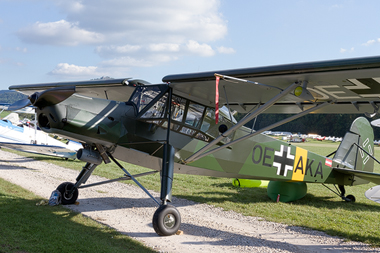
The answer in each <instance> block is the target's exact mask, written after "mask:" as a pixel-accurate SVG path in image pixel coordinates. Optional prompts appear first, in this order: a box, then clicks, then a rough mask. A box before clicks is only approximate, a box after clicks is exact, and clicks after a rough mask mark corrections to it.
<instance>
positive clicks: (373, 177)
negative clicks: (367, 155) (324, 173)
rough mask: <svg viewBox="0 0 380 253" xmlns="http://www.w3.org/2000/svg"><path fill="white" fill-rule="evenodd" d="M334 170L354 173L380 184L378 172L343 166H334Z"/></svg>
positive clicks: (349, 173) (356, 175)
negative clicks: (344, 167)
mask: <svg viewBox="0 0 380 253" xmlns="http://www.w3.org/2000/svg"><path fill="white" fill-rule="evenodd" d="M333 170H334V171H337V172H339V173H342V174H346V175H353V176H355V177H358V178H361V179H364V180H367V181H370V182H372V183H375V184H380V174H378V173H374V172H368V171H360V170H351V169H343V168H333Z"/></svg>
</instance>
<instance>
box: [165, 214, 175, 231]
mask: <svg viewBox="0 0 380 253" xmlns="http://www.w3.org/2000/svg"><path fill="white" fill-rule="evenodd" d="M164 225H165V227H167V228H173V227H174V225H175V217H174V215H173V214H170V213H169V214H167V215H165V218H164Z"/></svg>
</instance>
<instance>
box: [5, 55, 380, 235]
mask: <svg viewBox="0 0 380 253" xmlns="http://www.w3.org/2000/svg"><path fill="white" fill-rule="evenodd" d="M9 88H10V89H11V90H17V91H19V92H22V93H24V94H27V95H29V97H28V99H25V100H20V101H18V102H16V103H15V104H13V105H12V106H10V108H9V110H16V109H19V108H23V107H25V106H29V105H32V106H34V107H35V108H36V112H37V119H38V123H39V126H40V128H41V129H42V130H43V131H45V132H47V133H54V134H57V135H60V136H63V137H66V138H69V139H72V140H75V141H78V142H81V143H82V144H83V148H82V149H80V150H79V151H78V153H77V158H78V159H80V160H82V161H84V162H86V165H85V166H84V167H83V169H82V171H81V172H80V174H79V175H78V177H77V178H76V181H75V183H70V182H64V183H62V184H61V185H59V186H58V188H57V189H58V190H59V191H60V193H61V194H62V204H73V203H75V201H76V200H77V198H78V189H80V188H85V187H90V186H95V185H99V184H103V183H109V182H114V181H116V180H133V181H134V182H136V184H138V185H139V186H140V187H141V188H142V189H143V190H145V192H146V193H147V194H148V195H149V196H150V197H151V198H152V199H153V201H155V202H156V204H157V205H158V208H157V210H156V212H155V214H154V216H153V227H154V230H155V231H156V233H157V234H159V235H165V236H166V235H172V234H175V233H176V232H177V231H178V229H179V226H180V223H181V217H180V214H179V212H178V210H177V209H176V208H175V207H174V206H172V205H170V204H168V203H169V202H171V200H172V196H171V195H172V184H173V173H182V174H195V175H206V176H214V177H227V178H241V179H263V180H271V183H270V185H269V186H268V187H269V188H270V189H268V194H269V195H270V197H271V198H273V199H275V198H277V197H278V196H279V197H280V200H281V201H293V200H296V199H299V198H301V197H303V196H304V195H305V194H306V183H321V184H324V185H325V186H327V185H329V184H332V185H335V186H336V187H335V190H334V189H331V188H330V189H331V190H332V191H334V192H335V193H336V194H338V195H339V196H340V197H341V198H342V199H344V200H346V201H355V197H354V196H352V195H347V196H346V194H345V188H344V186H353V185H358V184H364V183H368V182H374V183H376V184H380V174H376V173H373V167H374V160H375V159H374V157H373V153H374V148H373V138H374V137H373V130H372V127H371V125H370V124H369V123H368V121H367V119H366V118H364V117H359V118H357V119H356V120H355V121H354V122H353V123H352V126H351V128H350V129H349V131H348V132H347V134H346V135H345V137H344V139H343V141H342V142H341V144H340V146H339V148H338V149H337V151H336V152H335V153H333V154H331V155H330V156H328V157H323V156H320V155H317V154H315V153H312V152H309V151H307V150H305V149H303V148H300V147H296V146H293V145H291V144H289V143H286V142H282V141H279V140H277V139H274V138H271V137H269V136H267V135H264V134H262V133H263V132H264V131H267V130H270V129H272V128H274V127H277V126H280V125H282V124H284V123H286V122H289V121H291V120H294V119H296V118H299V117H302V116H304V115H306V114H309V113H358V114H365V115H366V116H373V115H375V114H377V113H378V110H379V103H380V57H369V58H359V59H346V60H334V61H323V62H311V63H300V64H288V65H278V66H269V67H260V68H246V69H235V70H224V71H215V72H202V73H193V74H180V75H169V76H165V77H164V78H163V83H162V84H150V83H148V82H146V81H143V80H139V79H109V80H93V81H84V82H83V81H82V82H63V83H46V84H30V85H14V86H10V87H9ZM219 93H220V95H219ZM235 112H240V113H245V114H246V115H245V117H244V118H243V119H241V120H240V121H236V120H235V118H234V116H233V115H234V113H235ZM261 113H286V114H293V115H292V116H291V117H289V118H287V119H285V120H282V121H280V122H277V123H275V124H273V125H270V126H267V127H264V128H262V129H259V130H253V129H250V128H247V127H245V126H244V125H245V124H246V123H247V122H249V121H251V120H253V119H255V118H256V117H257V116H258V115H260V114H261ZM332 127H333V126H332ZM111 160H112V161H113V162H115V163H116V164H117V165H118V166H119V167H120V168H121V170H122V171H123V172H124V173H125V176H124V177H122V178H120V179H115V180H107V181H104V182H101V183H96V184H88V185H85V183H86V181H87V179H88V178H89V176H90V175H91V173H92V172H93V171H94V169H95V168H96V167H97V165H99V164H101V163H102V162H105V163H109V162H110V161H111ZM118 160H122V161H125V162H128V163H133V164H137V165H141V166H144V167H147V168H150V169H152V172H148V173H142V174H138V175H131V174H130V173H129V172H128V171H127V170H126V169H125V168H123V167H122V166H121V165H120V164H119V162H118ZM156 172H160V173H161V194H160V201H158V200H157V199H155V198H154V197H153V196H151V195H150V194H149V192H148V191H147V190H146V189H145V188H144V187H143V186H142V185H141V184H140V183H139V182H138V181H137V179H136V178H137V177H140V176H145V175H147V174H150V173H156ZM272 183H273V184H272ZM271 185H272V186H271ZM282 198H283V199H282ZM286 198H287V199H286Z"/></svg>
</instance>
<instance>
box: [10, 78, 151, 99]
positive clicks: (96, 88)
mask: <svg viewBox="0 0 380 253" xmlns="http://www.w3.org/2000/svg"><path fill="white" fill-rule="evenodd" d="M149 84H150V83H149V82H147V81H144V80H140V79H129V78H123V79H102V80H89V81H79V82H57V83H41V84H24V85H12V86H10V87H9V89H10V90H16V91H19V92H21V93H23V94H26V95H31V94H33V93H35V92H41V91H44V90H47V89H52V88H57V87H75V93H76V94H79V95H83V96H87V97H94V98H102V99H110V100H115V101H127V100H128V99H129V97H130V95H131V94H132V92H133V91H134V87H135V86H140V85H149Z"/></svg>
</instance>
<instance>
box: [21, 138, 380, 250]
mask: <svg viewBox="0 0 380 253" xmlns="http://www.w3.org/2000/svg"><path fill="white" fill-rule="evenodd" d="M297 145H298V146H301V147H303V148H305V149H308V150H310V151H312V152H315V153H318V154H322V155H327V154H330V153H331V152H333V151H334V150H336V148H337V146H338V144H336V143H332V142H328V141H325V142H307V143H299V144H297ZM376 153H378V155H376V158H377V159H379V160H380V148H379V147H376V148H375V154H376ZM23 155H26V156H28V157H32V158H34V159H37V160H43V161H46V162H49V163H54V164H57V165H60V166H63V167H67V168H71V169H75V170H78V171H79V170H80V169H81V167H82V166H83V165H84V163H83V162H80V161H64V160H62V159H57V158H49V157H43V156H38V155H30V154H25V153H23ZM122 165H123V166H125V168H127V169H128V170H129V171H130V172H131V173H132V174H137V173H141V172H145V171H148V169H146V168H141V167H138V166H134V165H130V164H126V163H122ZM375 172H377V173H380V166H379V165H378V164H375ZM94 174H97V175H101V176H104V177H108V178H116V177H120V176H121V175H122V173H121V171H120V169H119V168H118V167H117V166H116V165H115V164H113V163H111V164H107V165H104V164H102V165H100V166H98V168H97V169H96V170H95V172H94ZM73 180H75V179H74V178H73ZM139 181H140V182H141V183H142V184H143V185H144V186H145V187H147V188H148V189H152V190H155V191H159V190H160V179H159V175H158V174H154V175H150V176H146V177H142V178H139ZM126 183H131V182H129V181H127V182H126ZM132 184H133V182H132ZM373 185H374V184H366V185H360V186H355V187H346V194H352V195H355V197H356V202H355V203H347V202H345V201H342V200H341V198H339V197H338V196H336V195H335V194H333V193H332V192H331V191H330V190H328V189H326V188H325V187H324V186H322V185H320V184H308V193H307V195H306V196H305V197H304V198H303V199H301V200H298V201H295V202H292V203H281V202H280V203H275V202H273V201H272V200H270V199H269V197H268V196H267V193H266V188H236V187H234V186H232V180H231V179H226V178H215V177H204V176H191V175H179V174H176V175H175V177H174V185H173V196H176V197H180V198H185V199H189V200H193V201H196V202H200V203H207V204H211V205H214V206H217V207H222V208H223V209H224V210H234V211H236V212H239V213H242V214H244V215H248V216H259V217H263V218H264V219H265V220H268V221H275V222H282V223H285V224H289V225H297V226H302V227H305V228H310V229H316V230H320V231H324V232H326V233H328V234H330V235H334V236H341V237H344V238H347V240H354V241H361V242H365V243H368V244H371V245H373V246H375V247H380V230H379V221H378V219H379V217H380V205H379V204H376V203H374V202H372V201H370V200H368V199H366V198H365V196H364V192H365V191H366V190H367V189H369V188H370V187H371V186H373ZM79 199H80V194H79ZM173 204H174V205H175V203H173Z"/></svg>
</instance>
